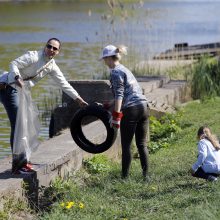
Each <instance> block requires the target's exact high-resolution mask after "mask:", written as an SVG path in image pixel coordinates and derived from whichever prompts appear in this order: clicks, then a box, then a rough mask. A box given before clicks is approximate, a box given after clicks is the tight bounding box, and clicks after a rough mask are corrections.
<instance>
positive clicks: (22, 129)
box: [13, 81, 40, 161]
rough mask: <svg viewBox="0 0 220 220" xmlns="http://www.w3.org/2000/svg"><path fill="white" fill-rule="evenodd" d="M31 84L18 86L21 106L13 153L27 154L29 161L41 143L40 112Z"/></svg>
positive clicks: (18, 112)
mask: <svg viewBox="0 0 220 220" xmlns="http://www.w3.org/2000/svg"><path fill="white" fill-rule="evenodd" d="M30 87H31V85H30V84H29V83H28V81H27V83H26V84H25V85H24V86H23V88H22V89H21V88H18V96H19V107H18V111H17V118H16V125H15V133H14V143H13V155H14V156H16V155H17V156H19V155H26V158H27V161H29V160H30V156H31V153H32V152H34V151H35V150H36V149H37V147H38V145H39V144H40V142H39V140H38V135H39V132H40V122H39V117H38V115H39V112H38V109H37V107H36V105H35V103H34V102H33V101H32V98H31V92H30Z"/></svg>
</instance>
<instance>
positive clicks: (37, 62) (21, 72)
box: [0, 38, 87, 173]
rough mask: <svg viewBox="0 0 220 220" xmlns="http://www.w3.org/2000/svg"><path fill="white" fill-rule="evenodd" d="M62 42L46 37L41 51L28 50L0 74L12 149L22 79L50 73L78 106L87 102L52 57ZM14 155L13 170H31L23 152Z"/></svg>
mask: <svg viewBox="0 0 220 220" xmlns="http://www.w3.org/2000/svg"><path fill="white" fill-rule="evenodd" d="M60 47H61V43H60V41H59V40H58V39H57V38H51V39H49V40H48V41H47V43H46V45H45V47H44V49H43V50H41V51H28V52H27V53H26V54H24V55H22V56H21V57H18V58H17V59H15V60H14V61H12V62H11V64H10V71H9V73H5V74H3V75H2V76H1V77H0V85H1V86H0V101H1V102H2V104H3V105H4V107H5V109H6V112H7V114H8V117H9V120H10V124H11V137H10V144H11V149H12V152H13V140H14V131H15V123H16V115H17V110H18V105H19V100H18V93H17V87H20V88H22V87H23V86H24V81H29V83H30V85H32V86H33V85H35V84H36V83H37V82H38V81H39V80H41V79H42V78H43V77H44V76H46V75H49V76H50V77H51V78H52V79H53V80H54V81H55V82H56V83H57V84H58V85H59V86H60V87H61V89H62V90H63V91H64V92H65V93H66V94H68V95H69V96H70V97H71V98H73V99H74V100H75V101H76V102H78V103H79V105H80V106H85V105H87V103H86V102H85V101H84V100H83V99H82V98H81V97H80V95H79V94H78V93H77V92H76V90H75V89H73V88H72V86H71V85H70V84H69V83H68V82H67V81H66V79H65V77H64V75H63V73H62V72H61V71H60V69H59V67H58V66H57V64H56V62H55V60H54V57H55V56H56V55H58V54H59V52H60ZM18 158H19V162H16V160H17V157H16V158H15V157H14V155H13V159H12V172H13V173H14V172H16V171H18V170H19V169H22V168H23V170H25V171H27V172H28V171H31V169H32V167H31V165H30V164H29V163H28V162H27V158H26V155H25V154H22V155H19V156H18Z"/></svg>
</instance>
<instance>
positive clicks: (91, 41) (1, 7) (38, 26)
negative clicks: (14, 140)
mask: <svg viewBox="0 0 220 220" xmlns="http://www.w3.org/2000/svg"><path fill="white" fill-rule="evenodd" d="M106 2H107V1H88V2H85V1H83V3H79V1H62V2H52V1H48V2H47V1H42V2H39V1H38V2H21V1H20V2H12V3H10V2H0V69H3V70H8V65H9V62H10V61H11V60H12V59H14V58H16V57H18V56H20V55H21V54H23V53H24V52H25V51H27V50H35V49H40V48H42V47H43V44H44V42H45V41H47V39H49V38H50V37H58V38H60V39H61V41H62V42H63V45H62V51H61V54H60V56H59V57H57V59H56V60H57V63H58V64H59V66H60V68H61V70H62V71H63V72H64V75H65V76H66V78H67V79H94V78H96V79H97V78H100V77H101V76H102V74H103V72H104V71H105V70H106V68H105V67H104V66H103V64H102V63H101V62H99V61H97V59H98V57H99V55H100V50H101V48H102V47H103V45H106V44H109V43H113V44H125V45H126V46H128V49H129V55H128V57H127V58H126V60H125V61H126V64H127V65H128V66H129V67H132V66H133V65H134V64H135V63H137V62H138V61H140V60H144V59H145V60H146V59H150V58H151V57H152V56H153V55H155V54H157V53H159V52H161V51H164V50H166V49H168V48H171V47H173V45H174V43H179V42H188V43H189V44H200V43H209V42H216V41H220V20H219V10H220V1H217V0H216V1H214V0H213V1H202V0H201V1H200V0H197V1H190V0H185V1H184V0H183V1H180V0H179V1H178V0H170V1H168V0H151V1H134V2H135V3H132V4H131V3H130V4H123V5H121V7H119V8H118V9H117V10H113V13H112V11H111V10H110V7H109V6H108V4H107V3H106ZM122 2H123V1H122ZM32 94H33V98H34V100H35V102H36V103H37V105H38V107H39V110H40V119H41V124H42V129H41V138H42V139H47V138H48V125H49V119H50V110H51V109H52V108H53V107H55V106H56V105H57V104H60V103H61V101H60V99H61V98H60V94H61V92H60V90H59V88H57V87H56V86H55V85H54V84H53V82H52V81H51V80H50V79H49V78H45V79H44V80H43V81H41V82H40V83H39V84H38V85H37V86H36V87H35V88H34V89H33V92H32ZM9 131H10V129H9V121H8V119H7V116H6V114H5V111H4V109H3V107H2V105H0V158H4V157H6V156H7V155H9V154H10V148H9V135H8V134H9Z"/></svg>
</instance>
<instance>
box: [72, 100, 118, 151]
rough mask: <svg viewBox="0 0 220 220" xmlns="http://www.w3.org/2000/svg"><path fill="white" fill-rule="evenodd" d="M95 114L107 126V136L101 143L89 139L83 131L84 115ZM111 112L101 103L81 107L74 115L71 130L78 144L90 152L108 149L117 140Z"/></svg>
mask: <svg viewBox="0 0 220 220" xmlns="http://www.w3.org/2000/svg"><path fill="white" fill-rule="evenodd" d="M88 116H91V117H92V116H95V117H96V118H98V119H100V120H101V121H102V122H103V124H104V125H105V127H106V130H107V137H106V140H105V141H104V142H103V143H101V144H94V143H92V142H91V141H89V140H88V139H87V138H86V137H85V135H84V134H83V132H82V120H83V118H84V117H88ZM110 117H111V115H110V113H109V112H108V111H107V110H106V109H104V108H103V107H102V106H100V105H95V104H94V105H89V106H87V107H85V108H82V109H79V110H78V111H77V112H76V113H75V114H74V116H73V118H72V121H71V124H70V131H71V135H72V138H73V140H74V141H75V142H76V144H77V145H78V146H79V147H80V148H81V149H83V150H84V151H86V152H88V153H93V154H98V153H102V152H104V151H106V150H108V149H109V148H110V147H111V146H112V145H113V144H114V142H115V139H116V137H117V131H116V130H115V129H114V128H111V127H110V124H109V119H110Z"/></svg>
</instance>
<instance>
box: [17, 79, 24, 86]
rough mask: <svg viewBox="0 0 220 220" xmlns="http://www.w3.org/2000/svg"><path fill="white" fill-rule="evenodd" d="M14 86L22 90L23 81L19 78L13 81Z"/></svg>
mask: <svg viewBox="0 0 220 220" xmlns="http://www.w3.org/2000/svg"><path fill="white" fill-rule="evenodd" d="M15 84H16V85H17V86H19V87H20V88H22V87H23V86H24V81H23V80H22V79H21V78H18V79H16V80H15Z"/></svg>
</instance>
